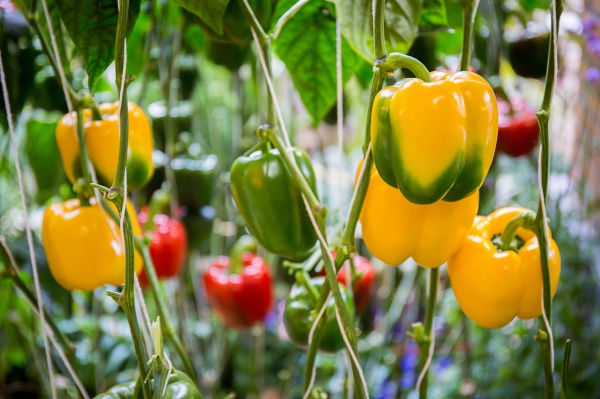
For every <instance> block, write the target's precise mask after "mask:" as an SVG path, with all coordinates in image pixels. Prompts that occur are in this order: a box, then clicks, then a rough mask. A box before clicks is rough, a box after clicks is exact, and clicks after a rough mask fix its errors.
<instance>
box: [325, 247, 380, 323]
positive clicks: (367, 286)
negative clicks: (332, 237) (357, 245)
mask: <svg viewBox="0 0 600 399" xmlns="http://www.w3.org/2000/svg"><path fill="white" fill-rule="evenodd" d="M332 255H333V257H334V258H335V256H336V251H333V253H332ZM352 261H353V262H354V267H355V268H356V281H352V276H351V273H350V265H349V264H348V263H345V264H344V266H342V268H341V269H340V270H338V274H337V281H338V282H339V283H340V284H342V285H344V286H345V287H347V286H348V284H351V286H352V297H353V298H354V304H355V305H356V312H357V313H360V312H362V311H363V310H365V308H366V307H367V305H368V304H369V300H370V299H371V293H372V292H373V287H374V284H375V269H374V268H373V265H372V264H371V262H370V261H369V259H367V258H365V257H364V256H360V255H354V258H353V260H352ZM319 275H320V276H325V269H324V268H323V269H321V271H320V272H319Z"/></svg>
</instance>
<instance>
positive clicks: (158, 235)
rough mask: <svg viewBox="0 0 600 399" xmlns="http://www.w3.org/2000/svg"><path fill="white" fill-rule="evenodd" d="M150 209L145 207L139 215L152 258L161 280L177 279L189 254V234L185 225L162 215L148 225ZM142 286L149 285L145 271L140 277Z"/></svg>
mask: <svg viewBox="0 0 600 399" xmlns="http://www.w3.org/2000/svg"><path fill="white" fill-rule="evenodd" d="M148 214H149V209H148V207H144V208H143V209H142V210H141V211H140V214H139V215H138V220H139V222H140V224H141V225H142V228H144V229H145V230H147V232H148V234H150V235H151V238H150V248H149V249H150V257H151V258H152V263H153V264H154V269H155V270H156V275H157V277H158V278H160V279H167V278H171V277H175V276H176V275H177V274H178V273H179V270H181V266H182V265H183V262H184V261H185V255H186V252H187V233H186V231H185V227H184V226H183V224H182V223H181V222H180V221H179V220H177V219H173V218H170V217H169V216H167V215H163V214H160V213H157V214H155V215H154V216H153V217H152V223H148ZM139 280H140V284H141V285H142V286H147V285H148V277H147V276H146V271H145V269H144V270H142V273H141V274H140V275H139Z"/></svg>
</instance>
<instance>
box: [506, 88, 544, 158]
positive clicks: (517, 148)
mask: <svg viewBox="0 0 600 399" xmlns="http://www.w3.org/2000/svg"><path fill="white" fill-rule="evenodd" d="M511 107H512V110H513V114H512V115H511V114H510V110H511ZM498 111H499V117H498V152H502V153H504V154H507V155H510V156H511V157H515V158H516V157H520V156H523V155H529V154H531V152H532V151H533V150H534V149H535V148H536V147H537V144H538V139H539V136H540V126H539V124H538V121H537V116H536V110H535V108H534V107H532V106H530V105H528V104H527V103H526V102H525V101H524V100H522V99H518V100H516V99H515V100H511V105H510V106H509V105H508V103H506V102H505V101H502V100H499V101H498Z"/></svg>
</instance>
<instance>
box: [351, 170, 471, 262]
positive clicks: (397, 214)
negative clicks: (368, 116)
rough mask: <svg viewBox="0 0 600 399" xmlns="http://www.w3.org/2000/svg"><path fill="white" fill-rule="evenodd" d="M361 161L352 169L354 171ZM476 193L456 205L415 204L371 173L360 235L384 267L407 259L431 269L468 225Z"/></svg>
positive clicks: (459, 239) (460, 238)
mask: <svg viewBox="0 0 600 399" xmlns="http://www.w3.org/2000/svg"><path fill="white" fill-rule="evenodd" d="M361 167H362V162H361V164H360V165H359V167H358V172H357V174H358V173H359V172H360V169H361ZM478 206H479V192H477V191H476V192H475V194H473V195H471V196H470V197H467V198H465V199H463V200H461V201H457V202H446V201H438V202H436V203H434V204H430V205H417V204H413V203H412V202H410V201H408V200H407V199H406V198H405V197H404V196H403V195H402V193H401V192H400V190H398V189H395V188H393V187H391V186H389V185H388V184H386V183H385V182H384V181H383V179H382V178H381V176H380V175H379V173H378V172H377V170H376V169H375V168H373V170H372V171H371V180H370V182H369V188H368V190H367V195H366V197H365V201H364V204H363V208H362V211H361V214H360V222H361V225H362V236H363V239H364V241H365V244H366V245H367V248H369V251H370V252H371V253H372V254H373V256H375V257H377V258H379V259H380V260H382V261H383V262H385V263H387V264H389V265H399V264H401V263H404V261H406V260H407V259H408V258H409V257H412V258H413V259H414V261H415V262H416V263H417V264H419V265H420V266H424V267H428V268H435V267H438V266H441V265H442V264H443V263H444V262H446V261H447V260H448V258H450V256H452V254H453V253H454V252H455V251H456V250H458V248H459V247H460V246H461V244H462V243H463V241H464V240H465V238H466V236H467V232H468V231H469V228H470V227H471V225H472V224H473V218H474V217H475V215H476V214H477V207H478Z"/></svg>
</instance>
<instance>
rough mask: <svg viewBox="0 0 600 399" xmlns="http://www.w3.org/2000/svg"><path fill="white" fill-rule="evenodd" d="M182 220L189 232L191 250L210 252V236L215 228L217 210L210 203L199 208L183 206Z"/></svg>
mask: <svg viewBox="0 0 600 399" xmlns="http://www.w3.org/2000/svg"><path fill="white" fill-rule="evenodd" d="M181 209H182V217H183V219H182V222H183V225H184V226H185V229H186V231H187V232H188V246H189V249H190V251H191V250H199V251H202V250H205V251H206V252H209V250H210V248H208V247H209V244H210V237H211V234H212V230H213V224H214V221H215V216H216V211H215V208H213V207H212V206H210V205H207V206H203V207H202V208H200V209H198V210H193V209H187V208H181Z"/></svg>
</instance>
